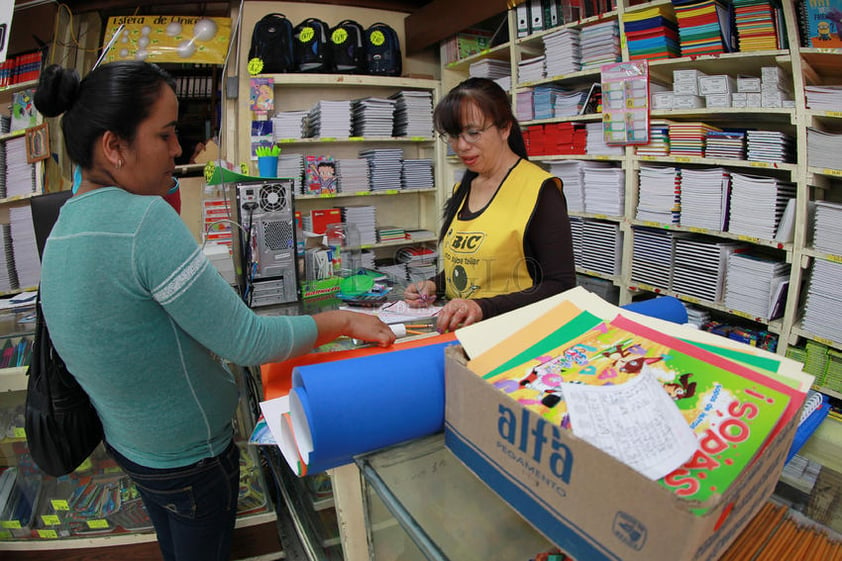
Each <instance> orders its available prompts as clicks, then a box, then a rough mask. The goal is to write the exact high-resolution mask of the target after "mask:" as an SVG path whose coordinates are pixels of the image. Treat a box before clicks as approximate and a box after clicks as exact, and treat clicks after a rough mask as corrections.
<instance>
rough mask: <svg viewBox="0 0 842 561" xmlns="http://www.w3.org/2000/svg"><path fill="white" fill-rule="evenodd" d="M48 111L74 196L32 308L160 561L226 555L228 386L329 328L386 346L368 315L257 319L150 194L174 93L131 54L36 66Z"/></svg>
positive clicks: (234, 472)
mask: <svg viewBox="0 0 842 561" xmlns="http://www.w3.org/2000/svg"><path fill="white" fill-rule="evenodd" d="M34 102H35V106H36V107H37V109H38V110H39V111H40V112H41V113H42V114H43V115H45V116H47V117H57V116H59V115H61V116H62V117H61V129H62V133H63V137H64V143H65V147H66V150H67V154H68V155H69V157H70V159H71V160H72V161H73V163H75V164H76V165H77V166H78V167H79V168H80V169H81V176H82V178H81V182H80V185H79V188H78V190H77V192H76V194H75V195H74V196H73V197H72V198H70V199H69V200H68V201H67V202H66V203H65V204H64V206H63V207H62V209H61V213H60V216H59V218H58V221H57V222H56V224H55V226H54V227H53V229H52V232H51V233H50V236H49V238H48V240H47V243H46V246H45V249H44V255H43V260H42V268H41V304H42V310H43V313H44V319H45V320H46V322H47V324H48V326H49V330H50V335H51V338H52V340H53V343H54V345H55V348H56V350H57V351H58V353H59V354H60V355H61V357H62V358H63V359H64V361H65V363H66V364H67V368H68V370H69V371H70V372H72V373H73V375H74V376H75V377H76V378H77V379H78V381H79V384H80V385H81V386H82V388H84V389H85V391H86V392H87V393H88V395H89V396H90V398H91V403H92V404H93V405H94V407H95V408H96V410H97V413H98V414H99V417H100V419H101V421H102V425H103V429H104V433H105V446H106V450H107V451H108V452H109V454H111V455H112V457H113V458H114V460H115V461H116V462H117V463H118V464H119V465H120V467H121V468H122V469H123V470H124V471H125V472H126V473H127V474H128V475H129V476H130V477H131V478H132V480H133V481H134V482H135V484H136V486H137V488H138V491H139V492H140V495H141V498H142V499H143V502H144V505H145V506H146V509H147V511H148V513H149V516H150V518H151V519H152V522H153V524H154V526H155V531H156V533H157V535H158V543H159V546H160V549H161V552H162V554H163V557H164V559H165V560H166V561H224V560H227V559H229V557H230V550H231V535H232V532H233V529H234V522H235V517H236V513H237V500H238V496H239V450H238V448H237V446H236V445H235V444H234V441H233V426H232V418H233V415H234V411H235V408H236V407H237V400H238V395H237V385H236V383H235V380H234V377H233V376H232V374H231V372H230V371H229V370H228V368H227V367H226V365H225V363H224V362H223V360H222V359H225V360H228V361H230V362H233V363H235V364H242V365H254V364H261V363H264V362H270V361H277V360H285V359H287V358H290V357H294V356H297V355H301V354H304V353H307V352H309V351H311V350H312V349H313V348H314V347H316V346H318V345H321V344H324V343H327V342H329V341H331V340H333V339H335V338H336V337H338V336H340V335H347V336H349V337H354V338H357V339H363V340H367V341H373V342H376V343H378V344H380V345H383V346H386V345H390V344H391V343H392V342H393V341H394V334H393V333H392V331H391V330H390V329H389V327H388V326H387V325H386V324H384V323H383V322H381V321H380V320H378V319H377V318H376V317H373V316H370V315H366V314H355V313H351V312H344V311H330V312H324V313H321V314H317V315H314V316H272V317H270V316H258V315H257V314H255V313H254V312H253V311H252V310H251V309H249V308H248V307H247V306H246V305H245V304H244V303H243V302H242V300H241V299H240V298H239V297H238V296H237V294H236V293H235V292H234V291H233V290H232V289H231V287H230V286H228V284H227V283H226V282H225V280H224V279H223V278H222V276H221V275H220V274H219V273H218V272H217V271H216V269H215V268H214V267H213V265H211V264H210V262H209V261H208V260H207V259H206V258H205V256H204V254H203V253H202V249H201V248H200V247H199V246H198V245H197V244H196V242H195V240H194V238H193V235H192V234H191V233H190V231H189V230H188V229H187V227H186V225H185V224H184V222H183V221H182V220H181V219H180V218H179V216H178V214H176V212H175V211H174V210H173V209H172V208H171V207H170V206H169V205H168V204H167V203H166V202H165V201H164V200H163V198H162V197H161V196H162V195H164V194H165V193H166V192H167V191H168V190H169V189H170V187H171V186H172V184H173V169H174V167H175V158H176V157H177V156H178V155H179V154H180V153H181V146H180V145H179V142H178V137H177V133H176V119H177V117H178V100H177V99H176V95H175V88H174V83H173V80H172V78H171V77H170V76H169V75H168V74H167V73H166V72H165V71H163V70H162V69H161V68H159V67H158V66H156V65H154V64H149V63H146V62H141V61H128V62H114V63H110V64H105V65H102V66H100V67H98V68H96V69H95V70H93V71H92V72H91V73H90V74H88V75H87V76H86V77H85V78H84V79H81V80H80V78H79V75H78V74H77V73H76V72H75V71H73V70H69V69H65V68H62V67H60V66H57V65H53V66H50V67H48V68H46V69H45V70H44V71H43V72H42V75H41V80H40V83H39V84H38V89H37V91H36V94H35V97H34Z"/></svg>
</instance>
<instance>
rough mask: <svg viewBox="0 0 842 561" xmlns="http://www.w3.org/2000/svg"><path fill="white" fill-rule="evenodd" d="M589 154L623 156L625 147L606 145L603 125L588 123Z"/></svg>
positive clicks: (586, 127)
mask: <svg viewBox="0 0 842 561" xmlns="http://www.w3.org/2000/svg"><path fill="white" fill-rule="evenodd" d="M585 129H586V130H587V131H588V154H589V155H591V156H622V155H623V152H624V151H625V147H624V146H622V145H621V144H606V143H605V133H604V132H603V128H602V123H588V124H586V125H585Z"/></svg>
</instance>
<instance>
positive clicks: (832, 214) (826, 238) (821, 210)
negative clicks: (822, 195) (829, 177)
mask: <svg viewBox="0 0 842 561" xmlns="http://www.w3.org/2000/svg"><path fill="white" fill-rule="evenodd" d="M813 247H815V248H816V249H817V250H819V251H824V252H827V253H833V254H835V255H841V254H842V204H840V203H832V202H828V201H816V219H815V233H814V235H813Z"/></svg>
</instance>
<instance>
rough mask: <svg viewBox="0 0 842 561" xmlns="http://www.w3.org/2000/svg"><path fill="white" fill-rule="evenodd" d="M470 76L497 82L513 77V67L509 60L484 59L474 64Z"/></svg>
mask: <svg viewBox="0 0 842 561" xmlns="http://www.w3.org/2000/svg"><path fill="white" fill-rule="evenodd" d="M468 75H469V76H470V77H471V78H489V79H491V80H497V79H499V78H506V77H511V76H512V66H511V63H509V61H508V60H495V59H493V58H484V59H482V60H480V61H477V62H472V63H471V66H470V67H469V69H468Z"/></svg>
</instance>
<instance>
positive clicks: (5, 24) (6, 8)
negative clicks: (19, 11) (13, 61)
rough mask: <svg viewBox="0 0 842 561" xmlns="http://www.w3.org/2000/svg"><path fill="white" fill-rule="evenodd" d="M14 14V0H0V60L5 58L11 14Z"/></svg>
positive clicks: (10, 27)
mask: <svg viewBox="0 0 842 561" xmlns="http://www.w3.org/2000/svg"><path fill="white" fill-rule="evenodd" d="M14 14H15V2H14V0H0V62H3V61H4V60H6V51H7V50H8V48H7V47H8V46H9V32H11V31H12V16H13V15H14Z"/></svg>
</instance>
